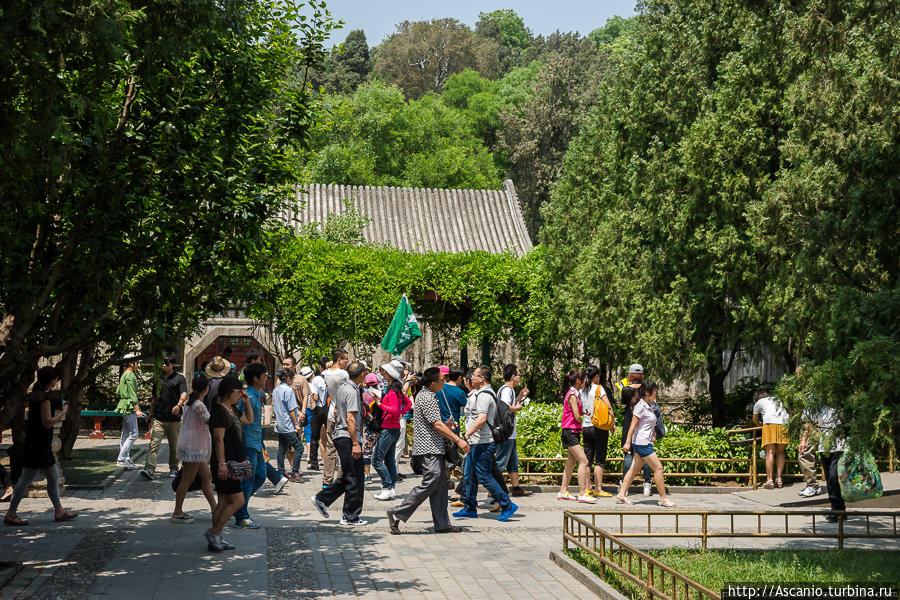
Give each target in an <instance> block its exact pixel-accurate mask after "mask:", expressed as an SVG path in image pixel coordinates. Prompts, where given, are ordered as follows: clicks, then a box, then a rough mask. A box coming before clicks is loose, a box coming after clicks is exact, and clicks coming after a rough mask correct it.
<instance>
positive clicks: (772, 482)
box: [763, 479, 775, 490]
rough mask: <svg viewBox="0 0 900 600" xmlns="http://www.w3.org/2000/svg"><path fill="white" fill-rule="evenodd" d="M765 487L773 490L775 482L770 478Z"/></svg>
mask: <svg viewBox="0 0 900 600" xmlns="http://www.w3.org/2000/svg"><path fill="white" fill-rule="evenodd" d="M763 487H764V488H766V489H767V490H771V489H772V488H774V487H775V482H774V481H772V480H771V479H770V480H768V481H767V482H765V483H764V484H763Z"/></svg>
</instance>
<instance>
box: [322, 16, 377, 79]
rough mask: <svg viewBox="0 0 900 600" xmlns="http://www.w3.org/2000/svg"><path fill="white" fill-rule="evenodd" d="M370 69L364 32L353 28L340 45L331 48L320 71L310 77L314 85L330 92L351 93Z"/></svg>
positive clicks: (369, 58)
mask: <svg viewBox="0 0 900 600" xmlns="http://www.w3.org/2000/svg"><path fill="white" fill-rule="evenodd" d="M371 71H372V61H371V57H370V56H369V44H368V42H367V41H366V34H365V32H364V31H363V30H361V29H355V30H353V31H351V32H350V33H348V34H347V39H345V40H344V43H342V44H341V45H340V46H335V47H334V48H332V50H331V53H330V54H329V55H328V59H327V60H326V61H325V64H324V66H323V68H322V70H321V71H317V72H316V73H315V74H314V76H313V77H312V83H313V85H314V86H315V87H318V88H322V89H324V90H325V91H326V92H329V93H332V94H352V93H353V92H354V91H356V88H358V87H359V86H360V85H361V84H362V83H364V82H365V81H367V80H368V78H369V73H371Z"/></svg>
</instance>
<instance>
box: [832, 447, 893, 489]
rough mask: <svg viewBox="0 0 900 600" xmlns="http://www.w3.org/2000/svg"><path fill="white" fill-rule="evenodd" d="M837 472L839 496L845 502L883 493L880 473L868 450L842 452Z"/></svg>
mask: <svg viewBox="0 0 900 600" xmlns="http://www.w3.org/2000/svg"><path fill="white" fill-rule="evenodd" d="M837 472H838V483H839V484H840V486H841V497H842V498H843V499H844V500H846V501H847V502H859V501H860V500H871V499H873V498H881V496H882V495H883V494H884V486H883V485H882V483H881V474H880V473H878V466H877V465H876V464H875V459H874V458H873V457H872V453H871V452H869V451H868V450H864V451H862V452H858V453H851V452H844V453H843V454H842V455H841V457H840V458H839V459H838V464H837Z"/></svg>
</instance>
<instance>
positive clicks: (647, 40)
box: [542, 0, 786, 426]
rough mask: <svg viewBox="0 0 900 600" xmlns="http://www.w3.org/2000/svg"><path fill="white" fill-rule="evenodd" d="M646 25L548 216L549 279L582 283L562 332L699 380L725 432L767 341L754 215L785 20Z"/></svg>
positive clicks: (764, 15) (766, 176) (705, 18)
mask: <svg viewBox="0 0 900 600" xmlns="http://www.w3.org/2000/svg"><path fill="white" fill-rule="evenodd" d="M720 8H721V7H720ZM644 16H645V18H646V27H645V29H643V30H642V31H640V32H639V40H638V42H637V43H636V45H635V48H636V49H635V51H633V52H631V53H628V54H626V55H624V57H623V60H622V62H621V65H620V66H619V68H618V69H617V70H616V72H615V74H614V75H613V76H612V77H610V78H609V79H608V80H607V82H606V84H605V85H604V86H603V88H602V90H603V91H602V93H601V97H600V101H599V102H598V105H597V108H596V110H595V111H593V113H592V115H591V117H590V119H589V121H588V123H586V125H585V127H584V129H583V131H582V134H581V136H580V137H579V139H578V140H577V141H576V142H574V143H573V145H572V148H571V150H570V152H569V155H568V156H567V159H566V164H565V166H564V173H565V175H564V177H563V178H562V179H561V181H560V183H559V185H558V186H557V188H556V189H555V190H554V200H553V203H552V205H550V206H549V208H548V209H547V210H546V211H545V217H546V219H547V227H546V229H545V230H544V231H542V236H543V237H542V239H544V240H545V241H546V242H547V243H548V245H549V246H550V248H551V250H550V252H549V255H550V260H551V264H550V268H549V271H550V272H551V273H555V272H561V273H564V274H565V275H564V276H565V277H566V279H567V280H570V281H573V282H579V284H580V285H578V286H577V287H576V286H572V287H565V288H562V287H561V289H560V292H561V293H560V295H559V297H558V302H559V303H560V306H562V307H564V308H563V309H562V311H561V312H562V313H563V314H565V317H564V319H563V322H562V323H561V324H560V325H558V327H559V328H560V329H561V330H567V329H568V330H574V331H578V332H579V334H578V339H579V340H585V344H586V346H585V351H586V352H589V353H590V354H591V355H594V356H601V357H602V358H603V359H604V360H605V362H606V364H610V365H613V366H614V365H622V364H628V362H630V361H632V360H640V361H641V362H642V363H643V364H644V365H645V366H647V367H648V368H649V369H650V372H651V373H652V374H653V375H654V376H661V377H662V378H663V379H665V378H668V377H671V376H673V375H675V374H681V375H687V376H692V375H694V374H695V373H696V372H697V370H699V369H703V370H705V371H706V373H707V376H708V381H709V392H710V399H711V403H712V410H713V415H712V417H713V424H714V425H716V426H721V425H723V424H724V422H725V415H724V401H725V388H724V381H725V377H726V376H727V374H728V372H729V370H730V369H731V367H732V365H733V361H734V357H735V355H736V352H737V350H738V349H739V348H742V347H743V348H746V349H752V348H753V347H754V346H756V345H758V344H759V343H760V341H761V339H762V337H763V336H762V331H761V330H762V324H761V322H762V319H761V317H760V314H759V310H758V309H759V302H758V294H759V292H760V290H761V289H762V287H763V282H764V276H765V268H766V265H767V264H768V255H767V254H766V252H765V247H764V246H761V245H760V244H758V243H757V241H756V240H755V239H754V236H753V233H752V231H751V228H750V225H751V223H750V222H749V221H748V219H747V214H746V207H747V205H748V203H752V202H754V201H758V200H759V199H760V198H762V197H763V195H764V194H765V191H766V189H767V184H768V182H769V181H771V178H772V177H773V176H774V172H775V169H777V166H778V164H779V144H780V142H781V140H782V139H783V129H782V128H781V126H780V125H781V121H780V114H779V110H778V109H779V101H780V97H781V90H782V89H783V80H784V77H785V74H786V70H785V69H786V68H785V67H783V66H782V65H781V63H780V62H779V58H778V53H777V49H778V47H779V43H780V39H781V30H782V27H783V23H784V18H785V16H784V11H782V10H781V9H779V8H775V7H771V6H769V5H765V6H756V5H754V6H749V5H744V4H741V3H730V4H729V5H728V7H727V10H713V7H712V6H711V5H706V4H705V3H703V2H699V3H697V2H691V3H688V2H681V1H679V0H671V1H670V0H663V1H658V2H650V3H648V4H647V7H646V11H645V15H644ZM573 215H577V219H575V220H573V218H572V217H573ZM564 267H568V268H567V269H566V270H562V271H557V270H555V269H563V268H564ZM560 286H562V282H560Z"/></svg>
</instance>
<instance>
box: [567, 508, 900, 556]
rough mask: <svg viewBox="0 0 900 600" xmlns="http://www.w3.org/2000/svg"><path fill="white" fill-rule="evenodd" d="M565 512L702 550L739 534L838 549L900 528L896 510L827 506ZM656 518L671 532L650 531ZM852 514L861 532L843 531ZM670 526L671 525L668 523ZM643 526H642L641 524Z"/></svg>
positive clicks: (621, 532) (895, 534)
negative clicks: (719, 526)
mask: <svg viewBox="0 0 900 600" xmlns="http://www.w3.org/2000/svg"><path fill="white" fill-rule="evenodd" d="M565 512H566V513H568V514H569V515H584V516H588V515H590V517H591V523H590V525H591V527H593V528H598V525H597V516H610V515H612V516H616V517H618V518H619V529H618V531H617V532H615V534H616V536H617V537H661V538H667V537H668V538H671V537H693V538H700V539H701V540H702V547H703V549H704V550H705V549H706V546H707V540H708V539H709V538H725V537H728V538H741V537H783V538H816V539H835V540H837V543H838V548H839V549H841V548H843V547H844V540H845V539H895V538H900V529H898V526H897V517H900V513H898V512H891V511H854V512H847V511H833V510H829V509H820V510H784V509H782V510H678V509H676V510H665V511H662V510H629V511H618V510H567V511H565ZM828 514H834V515H837V516H838V522H837V529H836V530H835V531H834V532H829V531H827V530H826V531H823V530H822V529H821V525H819V528H818V529H817V527H816V518H817V517H819V518H824V517H825V516H826V515H828ZM654 516H656V517H672V516H674V517H675V531H653V524H652V518H653V517H654ZM691 516H693V517H700V527H699V528H691V527H690V526H688V528H687V531H685V526H684V525H683V517H691ZM747 516H751V517H753V516H755V517H756V527H755V531H753V530H750V531H743V530H738V529H735V522H734V518H735V517H747ZM630 517H646V518H647V525H646V530H645V531H644V530H642V531H625V519H626V518H630ZM710 517H728V518H729V521H728V527H727V528H723V529H724V530H723V531H717V530H716V528H713V527H710V524H709V518H710ZM763 517H784V530H783V531H781V530H778V531H772V528H771V527H767V528H766V529H767V530H766V531H763V524H762V518H763ZM790 517H812V530H811V531H791V528H790ZM848 517H852V518H854V519H857V518H863V519H865V522H866V527H865V531H864V532H863V531H858V530H850V531H848V530H846V529H845V528H844V521H845V520H846V519H847V518H848ZM873 517H887V518H890V519H891V521H892V525H890V526H889V530H888V531H882V530H877V529H876V530H875V531H873V530H872V522H871V519H872V518H873ZM820 523H821V521H820ZM669 528H671V525H670V526H669ZM642 529H643V526H642Z"/></svg>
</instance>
